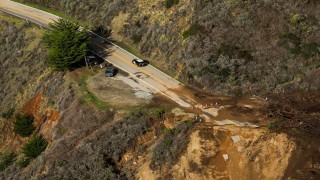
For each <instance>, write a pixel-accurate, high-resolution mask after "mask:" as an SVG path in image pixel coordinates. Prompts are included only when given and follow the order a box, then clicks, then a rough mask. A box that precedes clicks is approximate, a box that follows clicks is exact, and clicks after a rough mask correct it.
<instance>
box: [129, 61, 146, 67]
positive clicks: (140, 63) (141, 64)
mask: <svg viewBox="0 0 320 180" xmlns="http://www.w3.org/2000/svg"><path fill="white" fill-rule="evenodd" d="M132 64H135V65H137V66H139V67H142V66H146V65H148V64H149V62H148V61H146V60H143V59H133V60H132Z"/></svg>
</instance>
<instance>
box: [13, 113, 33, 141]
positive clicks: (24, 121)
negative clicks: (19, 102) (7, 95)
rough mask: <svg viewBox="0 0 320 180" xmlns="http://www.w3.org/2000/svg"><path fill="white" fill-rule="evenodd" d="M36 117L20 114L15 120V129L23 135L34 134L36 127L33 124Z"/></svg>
mask: <svg viewBox="0 0 320 180" xmlns="http://www.w3.org/2000/svg"><path fill="white" fill-rule="evenodd" d="M33 120H34V117H33V116H30V115H20V114H18V115H17V116H16V120H15V122H13V124H14V127H13V131H14V132H15V133H17V134H19V135H20V136H22V137H28V136H30V135H31V134H32V132H33V130H34V129H35V127H34V126H33V124H32V123H33Z"/></svg>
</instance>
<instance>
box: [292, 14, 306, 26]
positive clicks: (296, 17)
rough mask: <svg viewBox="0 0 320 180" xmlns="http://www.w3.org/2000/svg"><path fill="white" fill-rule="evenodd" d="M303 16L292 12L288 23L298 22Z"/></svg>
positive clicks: (294, 23) (295, 23)
mask: <svg viewBox="0 0 320 180" xmlns="http://www.w3.org/2000/svg"><path fill="white" fill-rule="evenodd" d="M303 20H304V18H303V16H302V15H300V14H298V13H294V14H292V15H291V18H290V23H291V24H292V25H297V24H299V23H300V22H301V21H303Z"/></svg>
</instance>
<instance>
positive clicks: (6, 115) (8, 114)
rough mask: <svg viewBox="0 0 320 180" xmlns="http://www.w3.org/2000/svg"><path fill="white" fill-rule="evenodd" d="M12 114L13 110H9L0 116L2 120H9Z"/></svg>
mask: <svg viewBox="0 0 320 180" xmlns="http://www.w3.org/2000/svg"><path fill="white" fill-rule="evenodd" d="M13 114H14V108H11V109H9V110H8V111H7V112H4V113H2V114H1V117H2V118H5V119H10V118H11V117H12V116H13Z"/></svg>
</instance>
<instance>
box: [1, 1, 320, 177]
mask: <svg viewBox="0 0 320 180" xmlns="http://www.w3.org/2000/svg"><path fill="white" fill-rule="evenodd" d="M119 2H121V1H119ZM167 2H168V3H167V5H168V6H167V7H166V8H168V9H167V10H168V11H169V10H170V9H174V8H176V7H177V6H180V5H181V3H182V2H183V1H170V2H169V1H167ZM203 2H207V3H210V2H209V1H203ZM145 7H147V6H145ZM161 7H162V6H161ZM159 15H160V14H159ZM198 28H199V26H198V25H195V26H191V27H189V28H188V29H187V31H185V32H184V33H182V36H183V37H185V42H186V43H187V42H189V40H190V41H191V39H192V38H191V37H193V36H195V35H192V34H194V33H195V32H197V31H198V30H197V29H198ZM43 35H44V30H41V29H40V28H38V27H36V26H34V25H32V24H28V23H26V22H25V21H23V20H19V19H17V18H13V17H11V16H7V15H4V14H1V13H0V42H1V43H0V50H1V51H0V55H1V57H2V58H0V61H1V63H0V76H1V79H0V80H1V83H0V92H1V93H0V98H1V101H0V113H1V116H0V179H219V178H221V179H238V178H239V177H245V178H247V179H290V178H296V179H312V178H313V179H319V176H320V169H319V156H320V151H319V143H318V142H319V137H320V136H319V134H320V133H319V132H320V123H319V121H318V119H319V117H320V114H319V107H320V104H319V103H320V99H319V97H320V96H319V94H317V93H312V94H311V95H310V94H308V93H304V94H299V93H297V94H285V95H283V94H281V98H279V95H276V94H275V95H274V96H271V95H270V96H269V98H270V99H272V100H271V101H266V100H264V99H262V98H247V97H242V98H233V97H219V96H214V97H212V96H210V97H209V95H207V94H206V95H205V96H204V95H202V94H205V93H202V92H199V94H198V96H202V97H203V98H205V99H206V100H208V99H214V100H215V101H216V102H219V106H220V105H221V106H220V107H217V108H216V109H213V110H216V111H217V117H212V119H207V120H206V121H205V122H204V121H201V120H199V118H202V117H199V116H197V114H194V113H195V112H193V113H186V112H185V111H184V110H183V109H180V108H178V107H177V105H173V104H171V103H169V102H168V101H167V100H166V99H164V98H162V97H160V96H159V97H157V96H156V97H154V98H153V99H149V100H146V99H139V100H136V99H137V98H133V97H132V96H134V93H135V92H134V91H133V89H132V87H130V86H129V85H127V84H125V83H123V82H122V81H119V80H117V79H116V78H114V79H110V78H106V77H105V76H104V72H103V70H102V69H100V68H99V67H97V66H95V67H93V71H91V70H87V69H86V68H85V67H82V68H81V67H79V68H77V69H75V70H73V71H71V72H56V71H53V70H52V69H51V68H49V67H47V65H46V64H45V62H46V60H47V58H48V52H47V49H46V48H44V47H45V46H44V43H43V42H42V41H41V38H42V37H43ZM135 39H136V40H139V39H140V38H139V36H137V37H136V38H135ZM142 40H143V38H142V39H141V42H142ZM187 40H188V41H187ZM225 48H226V49H230V47H229V46H227V45H226V46H225ZM231 49H232V48H231ZM238 55H239V57H240V56H241V57H249V58H250V57H251V56H249V55H248V53H247V52H246V53H245V52H243V53H240V54H238ZM314 57H316V56H314ZM253 59H254V58H253ZM253 59H252V60H253ZM172 62H174V61H172ZM177 62H178V61H177ZM227 72H228V70H227V69H225V70H223V71H222V72H221V73H222V75H223V74H227ZM181 75H182V76H183V74H181ZM117 76H118V77H120V76H123V77H124V76H126V75H123V74H122V75H121V74H120V73H119V74H118V75H117ZM182 76H181V77H182ZM90 84H91V85H92V84H95V85H97V86H93V87H94V88H92V86H90ZM90 87H91V88H90ZM96 87H97V88H96ZM94 89H96V90H95V91H94ZM90 90H91V91H90ZM97 90H98V91H100V94H99V93H95V92H98V91H97ZM111 91H112V92H111ZM101 94H107V95H108V96H105V98H100V97H101ZM206 96H208V97H206ZM113 98H114V99H113ZM111 99H113V100H111ZM115 101H118V102H120V103H122V105H114V104H112V102H113V103H114V102H115ZM116 104H117V103H116ZM118 104H119V103H118ZM296 104H299V106H297V105H296ZM217 106H218V105H217ZM173 107H174V108H173ZM235 117H236V119H237V120H239V121H246V122H251V123H255V124H257V125H259V126H262V127H260V128H247V127H236V126H217V125H215V124H214V123H213V122H214V121H215V120H225V119H233V118H235ZM270 120H272V121H270ZM269 122H270V123H269ZM264 126H267V127H268V128H264ZM234 136H235V137H236V139H238V140H239V141H238V142H234V141H233V140H232V137H234ZM270 152H271V153H270ZM226 154H227V155H228V157H229V159H228V160H227V161H226V160H224V158H223V157H224V156H223V155H226Z"/></svg>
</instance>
